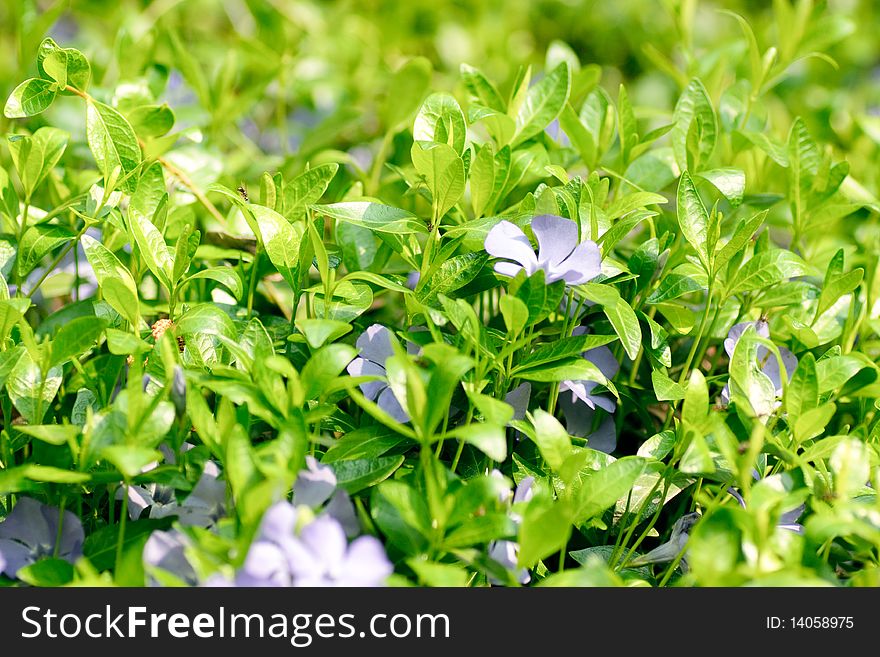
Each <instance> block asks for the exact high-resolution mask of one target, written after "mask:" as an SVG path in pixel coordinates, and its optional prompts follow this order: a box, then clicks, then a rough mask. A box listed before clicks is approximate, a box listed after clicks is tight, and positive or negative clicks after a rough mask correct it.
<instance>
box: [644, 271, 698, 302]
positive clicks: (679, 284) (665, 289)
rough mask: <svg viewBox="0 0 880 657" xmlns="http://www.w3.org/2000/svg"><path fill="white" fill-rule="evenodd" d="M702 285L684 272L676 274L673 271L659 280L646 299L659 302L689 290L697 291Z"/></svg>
mask: <svg viewBox="0 0 880 657" xmlns="http://www.w3.org/2000/svg"><path fill="white" fill-rule="evenodd" d="M702 289H703V286H702V285H700V284H699V283H697V282H696V281H695V280H694V279H693V278H691V277H690V276H685V275H684V274H676V273H675V272H673V273H671V274H667V275H666V276H664V277H663V278H662V279H661V280H660V285H658V286H657V289H656V290H654V291H653V292H652V293H651V296H649V297H648V298H647V299H646V301H647V302H648V303H659V302H661V301H669V300H670V299H677V298H678V297H680V296H683V295H685V294H690V293H691V292H698V291H700V290H702Z"/></svg>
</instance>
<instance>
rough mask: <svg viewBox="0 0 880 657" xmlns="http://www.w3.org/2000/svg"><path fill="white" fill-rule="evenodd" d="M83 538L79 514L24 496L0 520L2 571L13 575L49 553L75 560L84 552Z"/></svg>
mask: <svg viewBox="0 0 880 657" xmlns="http://www.w3.org/2000/svg"><path fill="white" fill-rule="evenodd" d="M59 516H60V517H59ZM59 521H60V522H61V527H60V533H59V527H58V523H59ZM84 539H85V533H84V532H83V527H82V523H81V522H80V519H79V518H77V517H76V515H74V514H73V513H71V512H70V511H65V512H64V513H63V514H61V513H59V509H56V508H53V507H49V506H46V505H45V504H42V503H41V502H38V501H37V500H34V499H31V498H30V497H22V498H20V499H19V500H18V502H16V504H15V507H14V508H13V509H12V512H11V513H10V514H9V515H8V516H6V519H5V520H3V522H0V566H2V567H0V573H6V574H7V575H8V576H9V577H13V578H14V577H15V574H16V573H17V572H18V571H19V570H20V569H21V568H24V567H25V566H29V565H30V564H32V563H36V562H37V561H40V560H41V559H45V558H49V557H55V558H58V559H64V560H66V561H69V562H71V563H73V562H75V561H76V560H77V559H78V558H79V557H80V556H82V545H83V540H84ZM56 548H57V549H56Z"/></svg>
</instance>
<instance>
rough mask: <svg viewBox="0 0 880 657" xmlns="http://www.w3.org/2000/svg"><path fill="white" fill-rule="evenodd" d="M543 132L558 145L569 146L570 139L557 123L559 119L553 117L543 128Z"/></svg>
mask: <svg viewBox="0 0 880 657" xmlns="http://www.w3.org/2000/svg"><path fill="white" fill-rule="evenodd" d="M544 132H545V133H547V136H548V137H550V138H551V139H552V140H553V141H555V142H556V143H557V144H559V145H560V146H563V147H569V146H571V139H569V138H568V134H566V132H565V130H563V129H562V127H561V126H560V125H559V119H553V120H552V121H551V122H550V125H548V126H547V127H546V128H544Z"/></svg>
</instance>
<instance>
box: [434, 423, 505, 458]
mask: <svg viewBox="0 0 880 657" xmlns="http://www.w3.org/2000/svg"><path fill="white" fill-rule="evenodd" d="M446 435H447V436H452V437H454V438H458V439H459V440H463V441H464V442H466V443H468V444H470V445H473V446H474V447H476V448H477V449H478V450H480V451H481V452H483V454H485V455H486V456H488V457H489V458H490V459H492V460H493V461H497V462H498V463H501V462H503V461H504V459H506V458H507V437H506V436H505V432H504V427H503V426H498V425H493V424H489V423H485V422H479V423H474V424H468V425H465V426H462V427H457V428H456V429H454V430H452V431H449V432H447V434H446Z"/></svg>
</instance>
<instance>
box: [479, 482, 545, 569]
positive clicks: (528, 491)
mask: <svg viewBox="0 0 880 657" xmlns="http://www.w3.org/2000/svg"><path fill="white" fill-rule="evenodd" d="M493 474H494V473H493ZM534 484H535V479H534V477H525V478H524V479H523V480H522V481H520V482H519V484H518V485H517V487H516V491H515V492H514V494H513V504H514V505H516V504H522V503H525V502H528V501H529V500H530V499H532V497H534V495H535V489H534ZM507 495H508V496H509V495H510V492H509V489H508V493H507ZM508 515H509V516H510V519H511V520H513V522H514V524H515V525H516V526H517V527H518V526H519V524H520V523H521V522H522V517H521V516H520V515H519V514H518V513H516V512H514V511H513V510H512V509H511V510H510V511H509V512H508ZM489 558H490V559H492V560H493V561H495V562H496V563H498V564H499V565H501V566H503V567H504V568H505V569H506V570H510V571H513V572H514V573H515V575H516V581H518V582H519V583H520V584H528V583H529V582H530V581H531V579H532V576H531V575H530V574H529V571H528V569H527V568H518V567H517V561H518V559H519V543H517V542H516V541H509V540H500V541H492V542H491V543H490V544H489ZM489 582H490V583H491V584H495V585H499V584H501V582H500V581H498V580H497V579H496V578H494V577H492V576H491V575H490V576H489Z"/></svg>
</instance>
